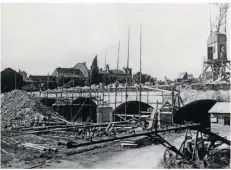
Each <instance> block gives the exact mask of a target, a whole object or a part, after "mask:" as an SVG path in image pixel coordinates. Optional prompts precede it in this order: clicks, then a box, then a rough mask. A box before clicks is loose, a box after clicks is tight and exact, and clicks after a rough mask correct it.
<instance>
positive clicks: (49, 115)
mask: <svg viewBox="0 0 231 170" xmlns="http://www.w3.org/2000/svg"><path fill="white" fill-rule="evenodd" d="M45 121H46V122H48V121H49V122H57V123H64V122H66V123H67V121H66V120H64V118H62V117H61V116H59V115H58V113H56V112H53V111H51V110H50V109H49V108H48V107H46V106H45V105H43V104H42V103H41V102H39V101H37V100H36V99H33V98H31V97H30V96H29V95H28V94H27V93H26V92H23V91H20V90H14V91H11V92H9V93H6V94H4V95H1V126H2V127H30V126H35V124H36V123H41V122H45Z"/></svg>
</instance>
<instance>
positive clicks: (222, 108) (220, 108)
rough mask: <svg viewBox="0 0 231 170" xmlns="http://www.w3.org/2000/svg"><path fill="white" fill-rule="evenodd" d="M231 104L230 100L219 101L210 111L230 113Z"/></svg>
mask: <svg viewBox="0 0 231 170" xmlns="http://www.w3.org/2000/svg"><path fill="white" fill-rule="evenodd" d="M230 104H231V103H229V102H217V103H216V104H215V105H214V106H213V107H212V108H211V109H210V110H209V113H230Z"/></svg>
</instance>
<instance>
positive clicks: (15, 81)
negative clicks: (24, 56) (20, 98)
mask: <svg viewBox="0 0 231 170" xmlns="http://www.w3.org/2000/svg"><path fill="white" fill-rule="evenodd" d="M14 89H15V90H16V89H17V76H16V71H15V72H14Z"/></svg>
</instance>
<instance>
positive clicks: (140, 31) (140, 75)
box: [139, 24, 142, 124]
mask: <svg viewBox="0 0 231 170" xmlns="http://www.w3.org/2000/svg"><path fill="white" fill-rule="evenodd" d="M141 36H142V35H141V24H140V101H139V124H140V112H141V106H140V104H141V95H142V91H141V90H142V85H141V80H142V72H141V55H142V50H141V38H142V37H141Z"/></svg>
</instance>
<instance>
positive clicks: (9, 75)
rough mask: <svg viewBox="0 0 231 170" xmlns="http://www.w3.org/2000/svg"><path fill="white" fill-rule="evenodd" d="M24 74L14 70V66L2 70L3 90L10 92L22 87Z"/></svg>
mask: <svg viewBox="0 0 231 170" xmlns="http://www.w3.org/2000/svg"><path fill="white" fill-rule="evenodd" d="M22 86H23V76H22V75H21V74H19V73H18V72H16V71H15V70H13V69H12V68H6V69H5V70H3V71H2V72H1V92H2V93H4V92H8V91H11V90H14V89H15V88H16V89H22Z"/></svg>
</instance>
